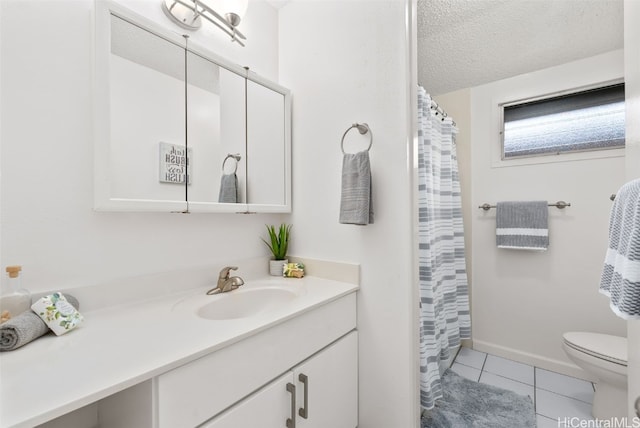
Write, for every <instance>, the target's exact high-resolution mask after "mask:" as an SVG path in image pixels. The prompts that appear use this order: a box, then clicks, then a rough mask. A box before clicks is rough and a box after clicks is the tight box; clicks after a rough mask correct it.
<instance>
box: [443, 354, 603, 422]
mask: <svg viewBox="0 0 640 428" xmlns="http://www.w3.org/2000/svg"><path fill="white" fill-rule="evenodd" d="M451 369H452V370H453V371H454V372H456V373H457V374H459V375H461V376H464V377H466V378H468V379H471V380H473V381H476V382H481V383H486V384H489V385H494V386H498V387H501V388H504V389H509V390H512V391H514V392H516V393H518V394H521V395H528V396H529V397H531V399H532V400H533V404H534V408H535V410H536V418H537V422H538V428H558V426H565V425H562V424H559V422H562V421H564V420H569V419H570V418H578V419H580V420H585V421H590V420H593V417H592V416H591V403H592V402H593V392H594V386H593V384H592V383H591V382H587V381H584V380H581V379H576V378H574V377H570V376H565V375H562V374H559V373H554V372H551V371H548V370H544V369H541V368H538V367H533V366H529V365H527V364H522V363H518V362H516V361H512V360H508V359H506V358H501V357H497V356H495V355H491V354H486V353H484V352H478V351H474V350H472V349H469V348H461V349H460V352H459V353H458V355H457V356H456V359H455V361H454V363H453V365H452V366H451ZM565 418H567V419H565ZM585 423H586V422H585Z"/></svg>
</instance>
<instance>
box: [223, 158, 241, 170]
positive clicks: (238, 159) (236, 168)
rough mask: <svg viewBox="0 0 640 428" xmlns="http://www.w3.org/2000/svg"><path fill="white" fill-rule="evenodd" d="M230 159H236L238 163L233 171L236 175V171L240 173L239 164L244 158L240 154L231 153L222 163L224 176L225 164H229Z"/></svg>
mask: <svg viewBox="0 0 640 428" xmlns="http://www.w3.org/2000/svg"><path fill="white" fill-rule="evenodd" d="M228 159H234V160H235V161H236V167H235V168H234V169H233V173H234V174H235V173H236V171H238V162H239V161H240V159H242V156H240V153H229V154H228V155H227V157H226V158H224V160H223V161H222V173H223V174H224V164H225V163H226V162H227V160H228Z"/></svg>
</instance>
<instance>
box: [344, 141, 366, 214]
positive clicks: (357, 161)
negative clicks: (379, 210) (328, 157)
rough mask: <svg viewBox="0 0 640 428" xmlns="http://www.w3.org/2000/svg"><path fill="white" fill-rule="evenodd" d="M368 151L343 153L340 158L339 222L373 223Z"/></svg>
mask: <svg viewBox="0 0 640 428" xmlns="http://www.w3.org/2000/svg"><path fill="white" fill-rule="evenodd" d="M372 195H373V193H372V186H371V164H370V162H369V152H368V151H363V152H358V153H345V154H344V156H343V158H342V195H341V198H340V223H343V224H358V225H367V224H371V223H373V198H372Z"/></svg>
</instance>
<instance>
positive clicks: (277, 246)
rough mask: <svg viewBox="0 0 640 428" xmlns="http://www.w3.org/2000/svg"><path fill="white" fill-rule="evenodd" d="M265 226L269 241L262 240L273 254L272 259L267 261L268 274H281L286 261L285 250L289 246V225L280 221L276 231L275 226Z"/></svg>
mask: <svg viewBox="0 0 640 428" xmlns="http://www.w3.org/2000/svg"><path fill="white" fill-rule="evenodd" d="M266 226H267V231H268V232H269V239H270V242H267V241H265V240H264V239H262V241H263V242H264V243H265V244H266V245H267V247H269V250H271V253H272V254H273V259H272V260H270V261H269V274H270V275H273V276H282V274H283V271H284V265H285V264H286V263H288V262H289V261H288V260H287V250H288V248H289V237H290V233H289V232H290V230H291V225H290V224H289V225H287V224H285V223H282V224H281V225H280V227H279V228H278V230H277V231H276V228H275V226H270V225H266Z"/></svg>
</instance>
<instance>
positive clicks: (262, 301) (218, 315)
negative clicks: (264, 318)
mask: <svg viewBox="0 0 640 428" xmlns="http://www.w3.org/2000/svg"><path fill="white" fill-rule="evenodd" d="M296 297H298V293H296V292H295V291H294V290H289V289H285V288H274V287H269V288H246V289H243V288H240V289H238V290H234V291H230V292H228V293H223V294H218V295H216V296H215V300H213V301H211V302H208V303H205V304H203V305H202V306H200V307H199V308H198V309H197V311H196V314H197V315H198V316H199V317H201V318H205V319H209V320H229V319H237V318H247V317H252V316H254V315H258V314H260V313H263V312H267V311H269V310H271V309H275V308H277V307H278V306H281V305H284V304H286V303H288V302H291V301H293V300H294V299H295V298H296Z"/></svg>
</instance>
